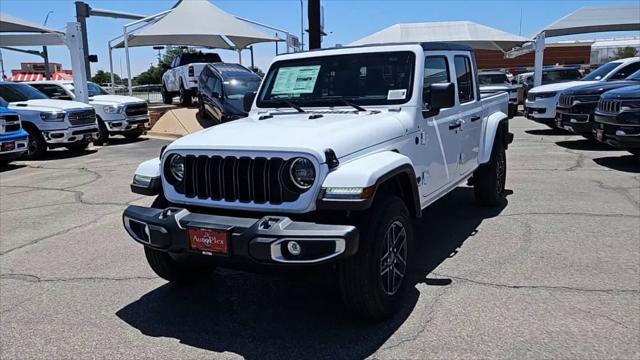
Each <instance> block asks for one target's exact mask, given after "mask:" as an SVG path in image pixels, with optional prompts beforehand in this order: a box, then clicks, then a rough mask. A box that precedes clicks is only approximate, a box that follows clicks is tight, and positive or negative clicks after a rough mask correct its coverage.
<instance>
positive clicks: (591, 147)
mask: <svg viewBox="0 0 640 360" xmlns="http://www.w3.org/2000/svg"><path fill="white" fill-rule="evenodd" d="M556 145H558V146H562V147H563V148H565V149H569V150H584V151H612V150H616V151H618V150H617V149H614V148H612V147H611V146H609V145H607V144H605V143H601V142H598V141H595V140H587V139H580V140H566V141H558V142H556Z"/></svg>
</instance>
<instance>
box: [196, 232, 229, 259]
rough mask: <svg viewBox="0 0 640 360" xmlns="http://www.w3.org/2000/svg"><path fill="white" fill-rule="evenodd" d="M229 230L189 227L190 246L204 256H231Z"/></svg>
mask: <svg viewBox="0 0 640 360" xmlns="http://www.w3.org/2000/svg"><path fill="white" fill-rule="evenodd" d="M229 233H230V230H229V229H213V228H206V227H191V226H190V227H188V228H187V234H188V235H189V246H191V249H192V250H196V251H200V252H202V253H203V254H207V255H212V254H214V253H215V254H223V255H229Z"/></svg>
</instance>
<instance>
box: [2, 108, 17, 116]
mask: <svg viewBox="0 0 640 360" xmlns="http://www.w3.org/2000/svg"><path fill="white" fill-rule="evenodd" d="M15 114H16V112H15V111H13V110H9V109H8V108H6V107H0V115H15Z"/></svg>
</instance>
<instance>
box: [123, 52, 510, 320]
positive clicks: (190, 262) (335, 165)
mask: <svg viewBox="0 0 640 360" xmlns="http://www.w3.org/2000/svg"><path fill="white" fill-rule="evenodd" d="M250 98H254V99H250ZM246 99H247V100H248V101H247V103H248V104H249V106H250V107H251V108H250V109H249V111H248V113H249V115H248V117H246V118H243V119H240V120H236V121H232V122H229V123H224V124H221V125H218V126H214V127H211V128H208V129H205V130H202V131H199V132H196V133H194V134H191V135H187V136H185V137H183V138H180V139H178V140H176V141H174V142H173V143H171V144H170V145H168V146H167V147H166V148H163V149H162V151H161V154H160V157H159V158H157V159H153V160H149V161H146V162H144V163H142V164H141V165H140V166H139V167H138V168H137V170H136V172H135V175H134V178H133V183H132V184H131V189H132V191H134V192H135V193H140V194H145V195H150V196H156V199H155V201H154V203H153V204H152V205H151V207H142V206H129V207H127V208H126V210H125V211H124V214H123V223H124V227H125V229H126V231H127V232H128V233H129V235H130V236H131V237H132V238H133V239H134V240H135V241H137V242H139V243H141V244H142V245H144V251H145V255H146V258H147V261H148V263H149V265H150V266H151V268H152V269H153V270H154V271H155V272H156V273H157V274H158V275H159V276H160V277H162V278H164V279H166V280H168V281H171V282H189V281H194V280H198V279H202V278H203V277H206V276H208V275H209V274H210V271H211V270H212V269H213V267H215V266H220V267H235V268H249V269H251V270H254V271H262V270H266V269H272V268H277V269H280V270H281V271H294V269H300V268H301V267H324V268H326V269H331V270H332V272H330V273H331V274H336V276H337V279H336V281H337V282H338V283H339V287H340V290H341V294H342V299H343V301H344V303H345V305H346V306H347V308H348V309H349V310H350V311H352V312H353V313H354V314H356V315H358V316H360V317H363V318H366V319H373V320H377V319H383V318H385V317H388V316H391V315H392V314H393V313H394V311H395V310H396V309H397V307H398V305H399V304H400V302H401V299H402V296H403V291H404V290H405V288H407V286H408V285H407V283H408V282H409V280H408V279H407V276H408V272H409V269H410V268H411V263H412V261H414V259H413V257H414V253H413V242H414V234H413V223H412V220H413V218H416V217H420V216H421V214H422V209H424V208H425V207H427V206H429V205H430V204H432V203H433V202H434V201H436V200H438V199H439V198H441V197H443V196H444V195H445V194H447V193H448V192H450V191H452V190H453V189H455V188H456V187H457V186H459V185H461V184H465V183H471V184H473V186H474V188H475V195H476V199H477V200H478V202H479V203H480V204H481V205H488V206H490V205H496V204H498V203H501V202H502V201H503V198H504V196H505V195H504V194H505V179H506V169H507V168H506V165H507V163H506V157H505V149H506V148H507V145H508V144H509V143H510V142H511V141H512V139H513V136H512V135H511V134H510V133H509V131H508V115H507V108H508V95H507V94H506V93H504V92H502V93H497V94H493V95H490V96H487V97H484V98H480V91H479V88H478V83H477V69H476V66H475V60H474V52H473V50H472V49H471V48H469V47H466V46H463V45H454V44H445V43H422V44H387V45H368V46H362V47H344V48H337V49H326V50H319V51H311V52H305V53H296V54H287V55H281V56H277V57H276V58H275V59H274V62H273V63H272V64H271V67H270V69H269V71H268V73H267V75H266V77H265V80H264V81H263V82H262V85H261V87H260V89H259V90H258V92H257V94H256V95H255V96H254V97H249V96H248V97H247V98H246ZM251 104H253V105H251ZM420 240H423V239H420Z"/></svg>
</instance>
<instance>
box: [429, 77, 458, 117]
mask: <svg viewBox="0 0 640 360" xmlns="http://www.w3.org/2000/svg"><path fill="white" fill-rule="evenodd" d="M429 87H430V89H431V102H430V103H429V108H430V110H432V111H438V110H440V109H444V108H450V107H454V106H455V104H456V87H455V85H453V83H442V84H431V85H430V86H429Z"/></svg>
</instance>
